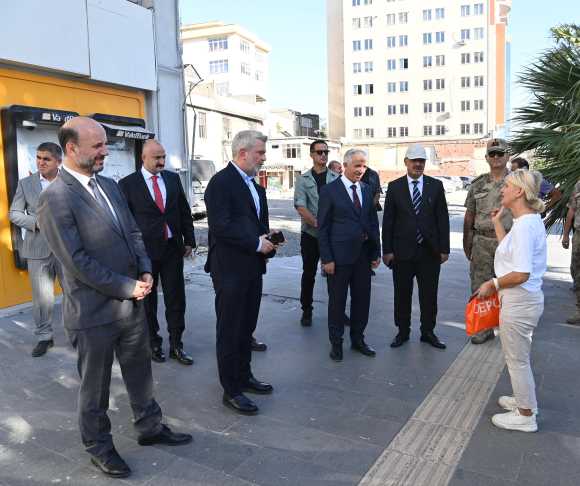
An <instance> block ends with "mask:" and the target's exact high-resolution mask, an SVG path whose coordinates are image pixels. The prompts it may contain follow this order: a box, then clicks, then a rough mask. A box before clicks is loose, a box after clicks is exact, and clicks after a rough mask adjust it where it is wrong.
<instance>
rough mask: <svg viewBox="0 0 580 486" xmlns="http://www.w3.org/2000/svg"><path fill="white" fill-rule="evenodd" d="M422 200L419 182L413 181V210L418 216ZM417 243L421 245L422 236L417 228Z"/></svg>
mask: <svg viewBox="0 0 580 486" xmlns="http://www.w3.org/2000/svg"><path fill="white" fill-rule="evenodd" d="M422 201H423V199H422V198H421V193H420V192H419V181H413V209H414V210H415V214H419V211H420V209H421V202H422ZM416 239H417V243H419V244H421V243H423V236H422V235H421V232H420V231H419V228H418V227H417V235H416Z"/></svg>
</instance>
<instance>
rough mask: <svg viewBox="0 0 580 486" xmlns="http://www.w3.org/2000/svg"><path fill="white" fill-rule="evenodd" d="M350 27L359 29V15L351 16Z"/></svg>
mask: <svg viewBox="0 0 580 486" xmlns="http://www.w3.org/2000/svg"><path fill="white" fill-rule="evenodd" d="M352 28H353V29H360V17H353V18H352Z"/></svg>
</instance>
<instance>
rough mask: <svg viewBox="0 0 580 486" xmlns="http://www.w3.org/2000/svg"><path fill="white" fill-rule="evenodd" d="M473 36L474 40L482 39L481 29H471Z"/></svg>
mask: <svg viewBox="0 0 580 486" xmlns="http://www.w3.org/2000/svg"><path fill="white" fill-rule="evenodd" d="M473 36H474V38H475V40H481V39H483V27H476V28H475V29H473Z"/></svg>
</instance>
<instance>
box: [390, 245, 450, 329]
mask: <svg viewBox="0 0 580 486" xmlns="http://www.w3.org/2000/svg"><path fill="white" fill-rule="evenodd" d="M440 270H441V260H440V258H439V257H438V256H435V255H434V254H433V252H431V251H430V250H429V249H428V248H425V247H423V246H420V247H418V249H417V253H416V255H415V257H414V258H412V259H411V260H397V257H396V255H395V261H394V264H393V285H394V289H395V325H396V326H397V327H398V328H399V333H400V334H401V335H403V336H408V335H409V333H410V331H411V304H412V300H413V279H414V278H415V277H416V278H417V287H418V288H419V305H420V308H421V334H426V333H430V332H433V329H435V322H436V319H437V287H438V285H439V272H440Z"/></svg>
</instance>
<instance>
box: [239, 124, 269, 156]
mask: <svg viewBox="0 0 580 486" xmlns="http://www.w3.org/2000/svg"><path fill="white" fill-rule="evenodd" d="M258 140H259V141H261V142H264V143H266V141H267V140H268V137H266V135H264V134H263V133H262V132H259V131H258V130H242V131H241V132H238V133H236V136H235V137H234V139H233V141H232V157H233V158H234V159H235V158H236V157H237V156H238V155H239V153H240V150H250V149H251V148H253V147H254V145H256V142H257V141H258Z"/></svg>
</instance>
